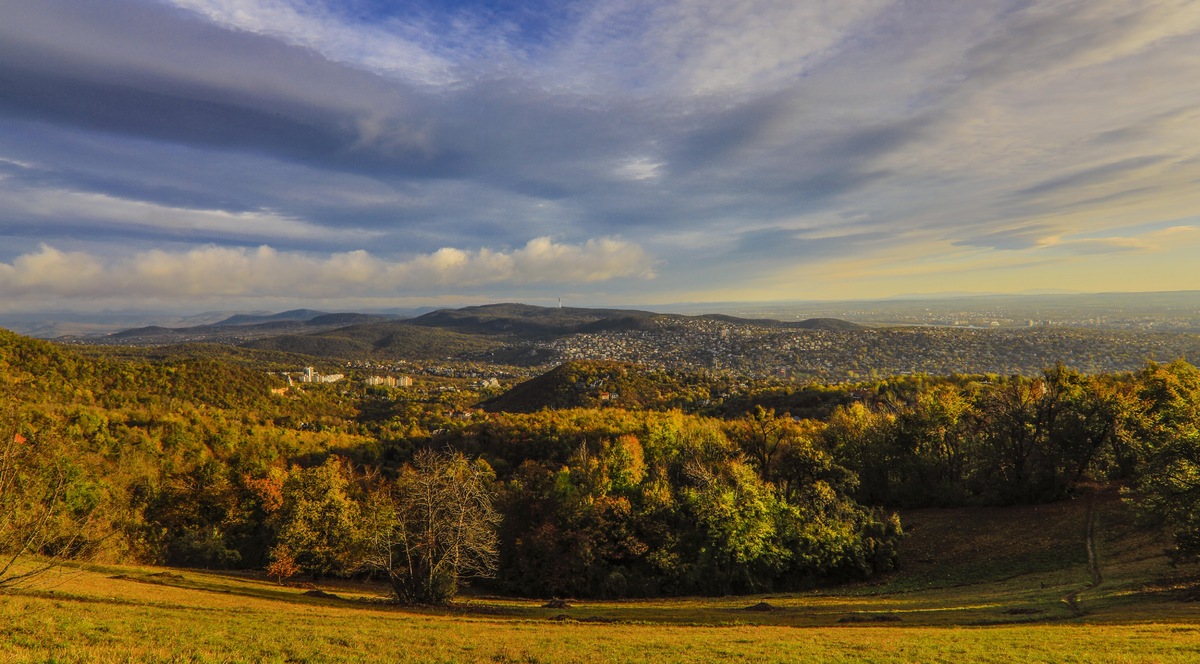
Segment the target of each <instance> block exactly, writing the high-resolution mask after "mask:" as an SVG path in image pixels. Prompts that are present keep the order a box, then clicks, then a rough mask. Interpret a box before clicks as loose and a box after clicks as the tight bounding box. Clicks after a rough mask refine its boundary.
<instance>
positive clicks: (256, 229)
mask: <svg viewBox="0 0 1200 664" xmlns="http://www.w3.org/2000/svg"><path fill="white" fill-rule="evenodd" d="M5 185H8V183H4V182H0V199H2V200H4V201H5V207H4V209H3V210H0V226H2V225H3V224H4V223H6V222H7V223H12V222H13V221H30V220H36V221H38V223H39V225H40V226H41V227H42V228H47V227H51V226H54V225H56V224H64V223H65V224H72V225H77V224H86V225H92V226H96V225H103V226H105V227H107V228H110V229H111V228H115V227H122V228H125V229H135V230H141V231H155V232H160V233H168V234H188V233H198V234H207V235H211V234H218V235H221V236H223V237H243V238H256V237H257V238H264V237H270V238H276V239H287V240H333V239H344V238H354V237H360V238H364V239H365V238H368V237H370V235H371V234H370V233H367V232H365V231H359V230H355V229H331V228H325V227H322V226H317V225H314V224H311V223H308V222H306V221H304V220H302V219H297V218H294V217H290V216H287V215H283V214H279V213H276V212H272V211H261V210H260V211H253V212H229V211H226V210H204V209H191V208H183V207H172V206H168V205H159V204H156V203H151V202H147V201H140V200H131V199H127V198H120V197H117V196H112V195H109V194H102V193H91V192H80V191H70V190H65V189H55V188H33V187H27V186H23V185H19V184H14V185H12V186H5Z"/></svg>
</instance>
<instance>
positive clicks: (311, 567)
mask: <svg viewBox="0 0 1200 664" xmlns="http://www.w3.org/2000/svg"><path fill="white" fill-rule="evenodd" d="M351 478H352V475H351V473H350V470H349V468H348V467H347V466H346V464H345V463H344V462H343V461H342V460H341V459H340V458H339V457H336V456H331V457H329V459H327V460H326V461H325V463H324V464H322V465H320V466H316V467H313V468H305V469H301V468H293V469H292V471H291V472H290V473H289V474H288V478H287V479H286V480H285V481H284V483H283V505H282V507H281V508H280V509H279V512H278V514H277V517H276V518H277V519H278V523H279V535H278V537H277V538H276V544H275V547H274V548H273V549H272V550H271V560H272V563H273V565H274V566H275V568H276V569H279V568H280V567H281V566H285V565H283V563H284V562H285V561H290V562H291V564H292V565H294V567H295V568H296V569H298V570H299V571H301V572H304V573H306V574H310V575H312V576H313V577H315V578H320V577H323V576H327V575H331V574H343V573H347V572H350V571H352V570H353V569H354V568H355V566H356V564H357V558H356V555H357V554H356V547H357V545H358V542H359V540H360V533H361V531H360V528H361V524H360V521H361V514H362V510H361V507H360V506H359V503H358V502H357V501H355V500H354V498H353V497H352V496H351Z"/></svg>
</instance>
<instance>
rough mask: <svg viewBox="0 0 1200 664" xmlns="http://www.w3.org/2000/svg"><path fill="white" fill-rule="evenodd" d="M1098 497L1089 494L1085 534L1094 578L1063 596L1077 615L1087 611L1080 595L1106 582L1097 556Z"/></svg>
mask: <svg viewBox="0 0 1200 664" xmlns="http://www.w3.org/2000/svg"><path fill="white" fill-rule="evenodd" d="M1095 504H1096V498H1095V496H1094V495H1091V496H1088V505H1087V527H1086V530H1085V535H1084V546H1086V547H1087V559H1088V572H1089V573H1090V574H1091V575H1092V580H1091V581H1089V582H1088V584H1087V585H1085V586H1084V587H1082V588H1080V589H1079V590H1072V591H1071V592H1069V593H1067V594H1066V595H1065V596H1063V601H1064V602H1066V604H1067V608H1069V609H1070V610H1071V613H1073V614H1075V615H1076V616H1082V615H1083V614H1084V613H1086V612H1085V611H1084V609H1083V602H1082V601H1080V599H1079V595H1080V593H1082V592H1083V591H1085V590H1095V589H1096V588H1099V587H1100V584H1102V583H1104V575H1103V574H1101V572H1100V562H1099V560H1098V559H1097V557H1096V509H1095Z"/></svg>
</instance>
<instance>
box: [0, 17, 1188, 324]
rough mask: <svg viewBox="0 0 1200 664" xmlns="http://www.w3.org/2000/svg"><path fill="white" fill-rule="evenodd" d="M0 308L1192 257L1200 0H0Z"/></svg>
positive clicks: (810, 292) (267, 300)
mask: <svg viewBox="0 0 1200 664" xmlns="http://www.w3.org/2000/svg"><path fill="white" fill-rule="evenodd" d="M0 16H3V20H0V312H20V311H36V310H40V309H57V310H80V311H87V310H99V309H104V308H113V309H121V308H138V307H141V308H152V307H162V308H173V309H176V310H180V309H191V310H195V311H202V310H212V309H219V308H223V309H242V310H249V309H259V310H262V309H276V310H278V309H282V308H286V307H289V306H296V305H305V306H313V307H327V308H337V309H349V308H355V307H357V308H365V307H400V306H409V307H416V306H439V305H443V304H469V303H478V302H488V301H497V300H502V301H515V300H520V301H528V302H538V303H542V304H552V303H553V302H555V301H556V300H557V298H559V297H562V298H564V299H565V300H567V301H568V302H569V303H571V304H577V305H585V304H586V305H639V304H649V303H669V302H718V301H724V302H730V301H769V300H825V299H858V298H882V297H890V296H895V295H898V294H922V293H938V292H944V291H956V292H1024V291H1045V290H1065V291H1077V292H1099V291H1172V290H1189V289H1200V270H1197V269H1196V267H1195V263H1194V261H1195V256H1196V255H1197V252H1198V250H1200V221H1198V215H1200V187H1198V186H1197V182H1198V181H1200V147H1198V146H1200V141H1198V140H1197V138H1198V135H1197V130H1196V127H1198V126H1200V77H1197V76H1195V75H1194V72H1195V71H1196V70H1197V67H1198V65H1200V35H1198V34H1197V33H1198V32H1200V5H1197V4H1196V3H1193V2H1188V1H1186V0H1174V1H1171V0H1162V1H1156V2H1137V1H1118V0H1087V1H1081V2H1046V1H1041V0H1033V1H1029V0H1020V1H1016V0H1013V1H1002V0H996V1H989V2H971V3H963V2H949V1H944V2H942V1H935V2H920V3H910V2H898V1H892V0H846V1H844V2H834V3H827V2H794V3H793V2H767V1H745V2H735V3H731V2H726V1H723V0H695V1H690V2H685V1H680V2H660V3H639V2H620V1H616V2H591V1H581V2H568V3H550V2H546V3H541V2H512V1H506V0H500V1H486V0H462V1H456V2H435V1H433V0H417V1H414V2H405V3H395V2H383V1H378V0H347V1H343V2H322V1H319V0H161V1H159V0H109V1H107V2H104V3H95V2H85V1H83V0H39V1H38V2H27V1H24V0H0Z"/></svg>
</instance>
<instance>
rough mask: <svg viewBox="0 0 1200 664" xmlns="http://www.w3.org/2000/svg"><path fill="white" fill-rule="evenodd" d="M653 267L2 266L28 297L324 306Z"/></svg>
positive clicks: (582, 256)
mask: <svg viewBox="0 0 1200 664" xmlns="http://www.w3.org/2000/svg"><path fill="white" fill-rule="evenodd" d="M653 277H654V272H653V266H652V265H651V261H650V259H649V258H648V257H647V256H646V254H645V253H644V252H643V251H641V249H640V248H638V247H637V246H636V245H631V244H629V243H627V242H623V241H621V240H617V239H612V238H602V239H597V240H589V241H588V242H586V243H585V244H582V245H568V244H560V243H557V242H554V241H553V240H552V239H550V238H547V237H542V238H535V239H533V240H530V241H529V242H528V243H527V244H526V245H525V246H524V247H521V248H520V249H515V250H512V251H507V252H504V251H493V250H489V249H479V250H472V251H465V250H462V249H455V248H449V247H447V248H442V249H439V250H437V251H435V252H433V253H430V254H423V255H419V256H415V257H413V258H411V259H409V260H405V261H387V260H382V259H380V258H377V257H375V256H372V255H371V254H370V253H368V252H367V251H364V250H357V251H350V252H344V253H336V254H333V255H330V256H327V257H323V258H318V257H313V256H309V255H304V254H298V253H293V252H280V251H276V250H275V249H272V248H271V247H268V246H261V247H258V248H256V249H243V248H230V247H218V246H214V245H208V246H202V247H197V248H194V249H189V250H186V251H163V250H159V249H154V250H150V251H144V252H138V253H135V254H133V255H131V256H128V257H124V258H117V259H107V260H106V259H104V258H100V257H97V256H95V255H93V254H90V253H87V252H82V251H72V252H67V251H60V250H58V249H55V248H53V247H51V246H48V245H42V246H41V247H40V248H39V249H38V250H37V251H35V252H32V253H28V254H24V255H21V256H18V257H17V258H16V259H14V260H13V261H12V262H11V263H0V290H2V291H3V292H4V293H6V294H7V295H8V296H9V297H11V298H15V299H18V300H21V299H33V298H37V299H48V300H69V299H71V298H97V297H99V298H108V297H112V296H113V295H114V294H120V296H121V297H126V298H131V299H140V298H158V299H165V298H171V297H176V296H180V297H185V298H196V299H198V300H204V299H216V300H218V301H219V300H221V299H222V298H317V299H333V298H337V297H338V296H341V295H352V296H353V297H355V298H386V297H388V296H396V295H401V294H404V293H409V292H414V291H417V292H424V293H430V294H433V293H440V292H445V291H447V290H451V291H453V290H455V289H463V288H491V287H497V286H502V287H512V286H527V285H536V284H557V283H563V282H566V283H575V282H577V283H588V282H596V281H608V280H613V279H622V278H637V279H652V278H653Z"/></svg>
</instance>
